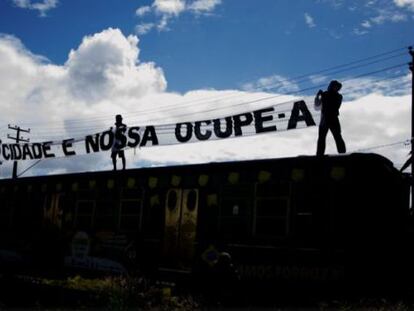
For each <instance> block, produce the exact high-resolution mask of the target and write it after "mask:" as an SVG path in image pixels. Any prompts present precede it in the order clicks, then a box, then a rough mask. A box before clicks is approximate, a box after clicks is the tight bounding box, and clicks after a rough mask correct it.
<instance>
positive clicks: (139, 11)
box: [135, 5, 151, 16]
mask: <svg viewBox="0 0 414 311" xmlns="http://www.w3.org/2000/svg"><path fill="white" fill-rule="evenodd" d="M149 12H151V7H150V6H149V5H146V6H142V7H139V8H138V9H137V10H136V11H135V14H136V15H137V16H144V15H145V14H147V13H149Z"/></svg>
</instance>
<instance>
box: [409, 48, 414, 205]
mask: <svg viewBox="0 0 414 311" xmlns="http://www.w3.org/2000/svg"><path fill="white" fill-rule="evenodd" d="M408 52H409V53H410V55H411V62H410V64H409V65H410V70H411V155H410V156H411V159H413V157H414V141H413V139H414V51H413V47H412V46H410V47H409V48H408ZM411 178H414V161H413V160H411ZM413 202H414V186H413V185H412V186H411V207H413V206H414V204H413Z"/></svg>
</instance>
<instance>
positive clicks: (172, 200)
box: [168, 191, 178, 211]
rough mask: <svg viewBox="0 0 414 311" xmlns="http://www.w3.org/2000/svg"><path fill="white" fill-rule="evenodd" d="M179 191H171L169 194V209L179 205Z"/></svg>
mask: <svg viewBox="0 0 414 311" xmlns="http://www.w3.org/2000/svg"><path fill="white" fill-rule="evenodd" d="M177 200H178V197H177V192H176V191H170V192H169V194H168V209H169V210H170V211H172V210H174V208H176V207H177Z"/></svg>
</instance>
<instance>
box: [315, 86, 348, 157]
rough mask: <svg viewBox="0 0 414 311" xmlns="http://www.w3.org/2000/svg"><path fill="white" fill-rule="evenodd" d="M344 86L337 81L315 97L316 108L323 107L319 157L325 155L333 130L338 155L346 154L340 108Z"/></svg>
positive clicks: (318, 148) (317, 153) (318, 149)
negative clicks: (329, 132)
mask: <svg viewBox="0 0 414 311" xmlns="http://www.w3.org/2000/svg"><path fill="white" fill-rule="evenodd" d="M341 88H342V84H341V83H339V82H338V81H336V80H333V81H331V82H330V83H329V86H328V89H327V90H326V91H325V92H323V91H322V90H319V91H318V93H317V94H316V97H315V107H318V106H322V109H321V110H322V115H321V122H320V124H319V136H318V147H317V151H316V155H317V156H322V155H324V153H325V145H326V135H327V134H328V130H331V132H332V135H333V137H334V139H335V143H336V148H337V149H338V153H345V152H346V147H345V142H344V140H343V138H342V135H341V124H340V123H339V118H338V116H339V108H340V107H341V104H342V95H341V94H340V93H339V90H340V89H341Z"/></svg>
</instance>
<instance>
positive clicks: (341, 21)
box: [0, 0, 414, 92]
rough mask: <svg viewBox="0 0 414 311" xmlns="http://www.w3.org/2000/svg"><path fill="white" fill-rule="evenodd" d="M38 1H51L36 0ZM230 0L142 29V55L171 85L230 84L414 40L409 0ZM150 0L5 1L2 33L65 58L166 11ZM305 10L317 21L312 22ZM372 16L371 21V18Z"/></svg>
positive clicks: (182, 89)
mask: <svg viewBox="0 0 414 311" xmlns="http://www.w3.org/2000/svg"><path fill="white" fill-rule="evenodd" d="M31 2H33V3H36V2H42V1H31ZM407 3H408V4H406V6H403V7H399V6H398V5H397V4H396V2H393V1H392V0H386V1H381V0H378V1H360V0H358V1H352V0H347V1H338V0H337V1H333V0H331V1H329V0H325V1H323V0H320V1H317V0H315V1H313V0H295V1H283V0H280V1H278V0H260V1H253V0H237V1H235V0H223V1H218V2H217V4H216V5H215V6H214V7H213V9H211V10H210V11H208V12H202V13H194V12H191V11H188V10H187V11H186V10H184V11H182V12H181V13H179V14H178V15H173V16H172V17H171V18H170V20H169V22H168V30H163V31H159V30H156V29H153V30H151V31H150V32H149V33H147V34H145V35H139V38H140V48H141V54H140V59H141V60H142V61H153V62H155V63H156V64H157V65H159V66H160V67H161V68H163V70H164V72H165V74H166V77H167V79H168V90H170V91H180V92H185V91H189V90H192V89H197V88H215V89H228V88H238V87H240V85H241V84H244V83H247V82H250V81H252V80H256V79H258V78H260V77H264V76H270V75H272V74H275V73H277V74H279V75H283V76H287V77H293V76H296V75H300V74H303V73H308V72H313V71H315V70H318V69H323V68H326V67H330V66H334V65H337V64H342V63H346V62H349V61H352V60H355V59H359V58H363V57H366V56H370V55H373V54H377V53H381V52H383V51H387V50H390V49H392V48H394V47H395V48H398V47H401V46H407V45H410V44H413V43H414V42H413V41H414V35H413V34H414V27H413V21H414V19H413V16H414V12H413V11H412V10H410V9H412V8H413V6H412V2H411V7H410V6H409V2H407ZM152 4H153V1H142V0H135V1H133V0H122V1H119V0H105V1H102V0H99V1H97V0H88V1H83V0H70V1H67V0H66V1H65V0H60V1H59V2H57V3H56V7H54V8H51V9H49V10H47V11H45V12H44V15H45V16H40V15H41V12H39V10H34V9H32V10H31V9H27V8H19V7H18V5H16V3H14V2H13V1H12V0H3V1H1V2H0V14H1V18H0V32H2V33H6V34H12V35H14V36H16V37H17V38H19V39H20V40H21V41H22V42H23V44H24V45H25V46H26V47H27V48H28V49H29V50H30V51H31V52H33V53H35V54H39V55H43V56H45V57H47V58H48V59H49V60H50V61H51V62H53V63H56V64H63V63H64V62H65V61H66V60H67V56H68V53H69V51H70V49H72V48H74V47H76V46H77V45H79V44H80V42H81V40H82V38H83V37H84V36H85V35H90V34H94V33H97V32H99V31H101V30H103V29H106V28H108V27H114V28H119V29H121V30H122V32H123V33H124V34H125V35H128V34H135V33H136V26H137V25H139V24H144V23H156V22H157V21H159V20H160V19H161V17H160V14H159V13H154V12H149V13H147V14H145V15H143V16H137V14H136V13H135V12H136V10H137V9H138V8H140V7H143V6H150V5H152ZM305 14H306V15H307V16H309V17H310V19H311V20H313V24H314V26H313V25H310V24H309V23H308V24H307V23H306V19H305ZM375 18H377V20H378V22H377V23H373V22H370V24H371V27H369V28H367V27H363V26H361V24H362V23H364V22H367V21H370V19H371V20H372V19H375Z"/></svg>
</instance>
